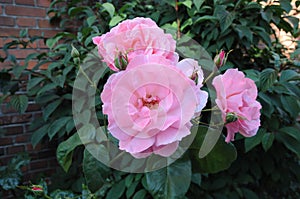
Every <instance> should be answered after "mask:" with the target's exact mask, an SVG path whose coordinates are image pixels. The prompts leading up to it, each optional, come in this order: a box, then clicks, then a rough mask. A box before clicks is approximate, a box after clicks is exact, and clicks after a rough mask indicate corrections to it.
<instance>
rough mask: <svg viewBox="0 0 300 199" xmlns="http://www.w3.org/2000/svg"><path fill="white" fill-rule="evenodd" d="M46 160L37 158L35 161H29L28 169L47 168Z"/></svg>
mask: <svg viewBox="0 0 300 199" xmlns="http://www.w3.org/2000/svg"><path fill="white" fill-rule="evenodd" d="M47 166H48V165H47V161H45V160H37V161H32V162H31V163H30V169H31V170H35V169H43V168H47Z"/></svg>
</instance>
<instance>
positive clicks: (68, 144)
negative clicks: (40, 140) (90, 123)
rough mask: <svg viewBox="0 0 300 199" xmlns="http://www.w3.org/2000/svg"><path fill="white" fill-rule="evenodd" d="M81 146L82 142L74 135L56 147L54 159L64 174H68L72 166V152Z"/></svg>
mask: <svg viewBox="0 0 300 199" xmlns="http://www.w3.org/2000/svg"><path fill="white" fill-rule="evenodd" d="M81 144H82V142H81V140H80V138H79V136H78V134H77V133H75V134H74V135H72V136H71V137H69V139H67V140H66V141H64V142H62V143H60V144H59V145H58V147H57V151H56V158H57V160H58V163H59V164H60V165H61V167H62V168H63V169H64V171H65V172H68V170H69V168H70V166H71V164H72V157H73V150H74V149H75V148H76V147H77V146H79V145H81Z"/></svg>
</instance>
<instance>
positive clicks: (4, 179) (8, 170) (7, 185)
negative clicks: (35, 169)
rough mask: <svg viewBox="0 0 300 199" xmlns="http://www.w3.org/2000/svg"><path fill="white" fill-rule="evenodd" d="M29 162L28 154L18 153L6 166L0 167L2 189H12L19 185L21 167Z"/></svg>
mask: <svg viewBox="0 0 300 199" xmlns="http://www.w3.org/2000/svg"><path fill="white" fill-rule="evenodd" d="M28 164H29V157H28V154H18V155H17V156H15V157H14V158H12V159H11V160H10V162H9V163H8V164H7V165H6V166H1V167H0V186H1V189H3V190H14V189H16V188H17V187H18V185H20V183H21V178H22V176H23V175H22V171H21V169H22V167H23V166H26V165H28Z"/></svg>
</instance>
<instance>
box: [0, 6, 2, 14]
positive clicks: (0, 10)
mask: <svg viewBox="0 0 300 199" xmlns="http://www.w3.org/2000/svg"><path fill="white" fill-rule="evenodd" d="M0 14H2V6H0Z"/></svg>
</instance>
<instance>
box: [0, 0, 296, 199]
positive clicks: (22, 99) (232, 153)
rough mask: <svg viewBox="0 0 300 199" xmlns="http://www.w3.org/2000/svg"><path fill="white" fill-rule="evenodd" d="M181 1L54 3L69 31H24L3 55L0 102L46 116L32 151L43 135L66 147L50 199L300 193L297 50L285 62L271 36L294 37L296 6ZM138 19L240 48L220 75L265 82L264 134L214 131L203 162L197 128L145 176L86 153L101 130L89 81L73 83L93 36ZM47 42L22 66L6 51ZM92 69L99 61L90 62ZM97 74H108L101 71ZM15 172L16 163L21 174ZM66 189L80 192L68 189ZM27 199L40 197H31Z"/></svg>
mask: <svg viewBox="0 0 300 199" xmlns="http://www.w3.org/2000/svg"><path fill="white" fill-rule="evenodd" d="M175 2H176V1H172V0H165V1H159V0H146V1H144V0H143V1H142V0H134V1H120V0H115V1H105V2H104V3H100V2H96V1H84V0H82V1H78V0H76V1H75V0H72V1H68V2H66V3H65V4H61V1H60V0H55V1H52V3H51V7H50V9H49V13H51V14H52V16H53V17H52V18H51V22H56V23H59V25H60V27H61V28H62V29H63V30H64V31H63V32H61V33H58V34H57V35H55V36H54V37H52V38H47V39H46V38H41V37H32V38H29V39H27V38H25V37H26V35H27V30H23V31H21V32H20V37H21V38H15V39H14V40H13V41H12V42H9V43H7V44H5V45H4V47H3V50H4V52H5V56H4V57H1V59H0V61H2V62H4V61H9V62H10V63H11V65H12V68H10V69H4V70H2V71H1V72H0V88H1V90H0V91H1V92H2V93H3V96H1V97H0V102H2V101H3V100H5V99H6V98H7V97H9V96H11V98H10V102H9V104H10V105H11V106H12V107H13V108H15V109H16V110H18V111H19V112H20V113H24V112H25V111H26V108H27V106H28V99H30V98H33V97H34V99H35V102H36V103H38V104H39V105H40V106H41V107H42V110H43V117H42V118H39V119H38V120H37V121H34V122H33V124H32V127H31V129H32V130H34V133H33V135H32V144H33V146H36V145H37V144H38V143H39V142H41V141H42V140H43V139H49V140H52V139H54V138H59V140H60V141H61V143H60V144H59V146H58V148H57V159H58V162H59V163H60V165H61V166H62V168H63V169H64V171H65V172H67V173H58V174H57V176H56V178H57V179H59V180H60V181H59V182H56V185H57V186H60V187H59V188H60V189H57V187H55V186H56V185H55V186H54V187H55V188H56V191H53V192H51V193H50V196H51V197H52V198H63V197H70V198H73V197H82V198H152V197H154V198H163V197H167V198H184V197H187V198H196V197H197V198H198V197H199V196H201V198H297V197H299V192H300V190H299V181H300V174H299V171H300V166H299V157H300V154H299V151H300V148H299V146H300V138H299V129H300V128H299V120H297V118H298V117H299V112H300V101H299V96H300V90H299V84H300V76H299V66H300V64H299V63H300V62H299V59H297V58H298V57H299V54H300V49H299V48H298V49H296V50H295V52H293V53H292V54H291V55H290V57H286V56H285V55H284V54H282V52H283V50H285V49H283V46H282V45H281V44H280V43H279V42H278V38H276V36H275V38H274V39H271V37H270V35H271V34H272V33H273V29H272V27H271V25H270V23H273V24H274V25H275V26H277V27H278V28H279V29H283V30H285V31H287V32H289V33H290V34H291V35H293V36H295V37H298V36H299V33H300V32H299V27H298V22H299V19H297V18H295V17H293V16H288V15H287V12H288V11H290V10H291V5H290V1H287V0H285V1H280V3H279V4H276V5H271V4H267V5H266V6H262V5H261V2H264V1H261V0H259V1H255V2H254V1H248V0H239V1H236V2H234V3H233V1H225V0H218V1H217V0H215V1H205V0H180V1H177V7H178V10H177V11H176V5H175ZM296 4H299V2H298V1H297V2H296ZM136 16H144V17H150V18H152V19H153V20H154V21H155V22H157V23H158V25H159V26H161V27H164V28H166V29H167V31H168V32H171V33H173V34H174V36H175V34H176V31H177V29H179V30H180V31H181V32H183V33H184V34H186V35H188V36H190V37H192V38H193V39H195V40H196V41H197V42H199V44H201V45H202V47H203V48H204V49H206V50H207V51H208V53H210V55H211V56H212V57H213V55H215V53H216V52H217V51H218V50H220V49H224V50H226V51H227V52H228V51H229V50H231V49H233V52H232V53H230V54H229V57H228V62H227V64H226V65H225V66H223V68H221V69H220V71H225V69H226V68H239V69H240V70H244V72H245V74H246V75H247V77H249V78H251V79H253V80H254V81H255V83H256V85H257V86H258V89H259V94H258V100H259V101H260V103H261V104H262V111H261V113H262V116H261V127H260V129H259V131H258V133H257V135H256V136H254V137H251V138H236V140H237V141H235V142H234V143H230V144H226V143H224V136H223V135H221V136H220V135H219V134H218V135H217V134H214V135H213V136H215V138H216V141H217V145H216V146H215V147H214V148H213V149H212V151H211V152H210V153H208V154H207V156H205V157H204V155H203V154H202V153H203V151H201V147H200V146H201V145H202V143H203V139H204V136H206V134H207V129H205V127H202V126H200V127H199V131H198V133H197V136H196V139H195V141H194V143H193V144H192V146H191V148H190V150H189V151H188V152H187V154H186V155H185V157H184V158H183V159H181V160H178V161H175V162H174V163H173V164H171V165H169V166H168V167H166V168H164V169H161V170H158V171H154V172H150V173H146V174H128V173H122V172H118V171H115V170H112V169H109V168H108V167H107V166H105V165H103V164H102V163H100V162H98V161H97V159H95V157H93V156H92V155H91V154H90V153H89V152H88V151H87V150H84V151H83V147H81V145H82V144H87V143H86V142H85V141H88V140H90V139H91V138H95V137H96V129H95V128H94V127H93V126H91V125H89V122H90V120H91V112H90V110H85V111H82V109H83V107H84V105H85V103H87V102H85V101H84V100H82V99H84V97H85V95H84V92H85V91H86V89H87V88H89V87H90V85H86V84H76V85H74V81H75V78H76V74H77V73H78V71H79V70H80V65H81V64H82V63H83V60H85V59H86V58H87V57H88V53H90V52H93V49H94V48H95V46H94V44H93V43H92V38H93V37H94V36H98V35H101V34H104V33H106V32H107V31H109V29H110V28H111V27H113V26H115V25H117V24H118V23H119V22H121V21H122V20H124V19H129V18H134V17H136ZM178 21H180V24H178ZM41 39H45V41H46V45H47V46H48V47H49V48H50V51H49V52H48V53H33V54H30V55H28V57H27V58H26V59H25V61H24V64H22V65H21V64H20V63H18V62H17V60H16V58H15V56H14V55H11V54H9V49H10V48H14V47H19V48H27V47H28V46H29V45H30V44H32V43H33V42H36V41H37V40H41ZM261 45H263V46H264V47H261ZM181 50H182V52H188V53H190V54H192V55H193V56H194V58H197V57H198V56H200V55H198V54H195V52H198V49H196V50H195V49H193V48H192V47H191V48H190V49H184V48H182V49H179V51H180V52H181ZM32 59H35V60H37V61H38V63H37V64H36V66H35V67H34V68H33V70H28V69H27V66H28V62H29V61H30V60H32ZM89 61H90V60H89ZM98 61H99V60H98ZM44 64H49V65H48V68H47V69H46V70H39V69H40V67H41V66H43V65H44ZM90 64H95V62H92V61H91V62H90ZM201 64H202V65H203V68H204V69H205V70H206V69H207V70H208V69H211V68H210V65H209V64H207V63H201ZM98 72H99V71H98ZM100 72H101V74H102V72H103V71H100ZM91 73H93V74H94V77H93V78H92V80H93V82H92V83H93V84H92V85H94V84H95V83H94V80H95V79H96V78H98V79H99V77H98V76H100V75H99V74H100V73H97V71H91ZM22 74H25V75H26V74H30V75H31V78H30V80H29V81H28V84H27V94H21V95H20V94H18V93H17V91H19V90H20V85H21V82H22V80H21V78H20V77H21V75H22ZM108 75H109V71H104V72H103V75H101V78H102V79H100V81H99V83H98V85H97V86H98V90H99V91H101V90H102V87H103V85H104V83H105V82H106V79H107V77H108ZM98 79H97V80H98ZM73 88H75V89H78V90H81V91H82V94H83V95H82V99H81V100H78V101H77V100H76V101H75V102H74V103H75V107H76V108H75V109H76V110H75V111H76V112H81V113H82V114H83V117H82V118H84V119H83V121H80V122H78V123H79V126H77V127H79V128H78V129H77V130H76V129H75V123H74V121H73V119H72V99H71V98H72V97H71V93H72V90H73ZM99 91H98V92H99ZM99 94H100V93H97V95H98V96H97V98H96V100H95V101H96V102H95V104H96V105H95V106H96V107H95V108H96V110H97V112H98V114H97V119H98V122H99V123H100V124H101V125H105V124H106V122H107V121H106V119H105V117H104V116H103V114H102V113H101V100H100V98H99ZM204 119H205V118H204ZM79 135H80V138H81V139H80V138H79ZM95 139H97V138H95ZM106 139H109V138H106ZM207 147H208V148H209V146H207ZM205 155H206V154H205ZM203 157H204V158H203ZM282 162H284V164H283V163H282ZM18 168H19V167H18ZM18 168H16V167H14V169H16V170H18ZM3 171H4V170H3ZM6 173H7V172H6ZM1 175H2V174H1ZM18 176H19V174H16V175H15V177H14V178H4V177H2V176H1V183H2V184H4V182H11V183H10V187H11V188H13V186H15V185H17V184H18V183H19V180H20V178H19V177H18ZM5 179H11V181H9V180H8V181H7V180H6V181H5ZM13 179H17V180H13ZM2 184H1V185H2ZM7 184H8V183H6V185H7ZM82 184H85V185H86V186H85V185H84V186H82ZM11 185H13V186H11ZM67 189H69V190H72V191H73V192H71V191H65V190H67ZM274 190H275V191H274ZM30 197H33V196H32V195H30V194H29V195H28V198H30Z"/></svg>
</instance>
